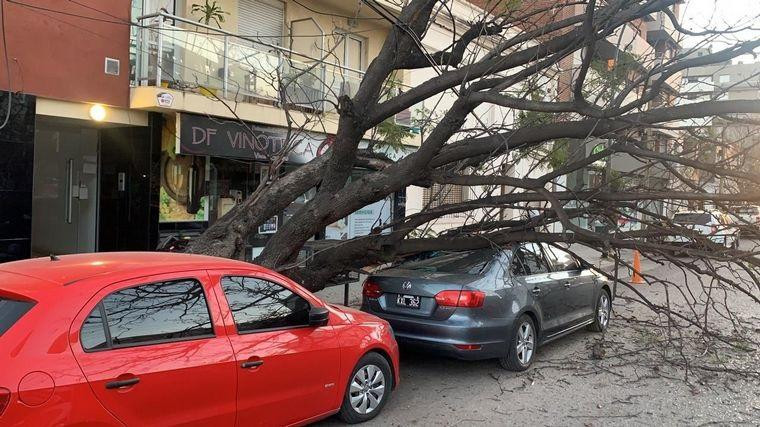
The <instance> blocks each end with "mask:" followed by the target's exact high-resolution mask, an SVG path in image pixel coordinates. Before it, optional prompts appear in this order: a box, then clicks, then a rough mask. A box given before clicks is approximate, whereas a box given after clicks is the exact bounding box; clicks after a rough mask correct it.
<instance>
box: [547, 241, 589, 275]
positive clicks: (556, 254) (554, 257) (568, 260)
mask: <svg viewBox="0 0 760 427" xmlns="http://www.w3.org/2000/svg"><path fill="white" fill-rule="evenodd" d="M544 249H545V250H546V255H547V256H548V257H549V262H550V263H551V265H552V269H553V270H554V271H573V270H578V269H580V263H579V262H578V260H577V259H576V258H575V257H574V256H573V255H572V254H570V253H568V252H567V251H564V250H562V249H560V248H557V247H554V246H551V245H544Z"/></svg>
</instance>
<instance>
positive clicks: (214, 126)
mask: <svg viewBox="0 0 760 427" xmlns="http://www.w3.org/2000/svg"><path fill="white" fill-rule="evenodd" d="M179 116H180V127H179V130H180V132H179V153H180V154H190V155H196V156H213V157H228V158H240V159H251V160H266V159H268V158H269V157H272V156H275V155H277V154H279V153H280V152H281V151H282V149H283V148H284V147H285V145H286V142H287V141H286V140H287V134H286V131H285V129H280V128H274V127H266V126H259V125H254V124H252V123H245V124H243V123H241V122H239V121H234V120H227V119H220V118H211V117H208V116H201V115H197V114H187V113H181V114H180V115H179Z"/></svg>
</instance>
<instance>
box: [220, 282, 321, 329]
mask: <svg viewBox="0 0 760 427" xmlns="http://www.w3.org/2000/svg"><path fill="white" fill-rule="evenodd" d="M222 289H223V290H224V294H225V295H226V297H227V302H228V303H229V305H230V310H231V311H232V317H233V319H235V325H236V326H237V329H238V332H239V333H246V332H255V331H261V330H267V329H279V328H293V327H300V326H307V325H308V324H309V310H310V309H311V306H310V305H309V302H308V301H306V300H305V299H303V298H302V297H301V296H299V295H297V294H295V293H293V292H291V291H290V290H288V289H286V288H285V287H283V286H280V285H278V284H275V283H272V282H269V281H266V280H262V279H257V278H254V277H225V278H223V279H222Z"/></svg>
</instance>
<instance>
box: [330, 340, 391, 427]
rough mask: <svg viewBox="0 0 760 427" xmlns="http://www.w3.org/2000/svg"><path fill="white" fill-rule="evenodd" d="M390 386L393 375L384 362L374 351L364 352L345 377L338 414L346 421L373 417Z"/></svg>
mask: <svg viewBox="0 0 760 427" xmlns="http://www.w3.org/2000/svg"><path fill="white" fill-rule="evenodd" d="M392 388H393V374H392V373H391V367H390V365H388V361H387V360H385V358H384V357H383V356H381V355H379V354H377V353H367V354H365V355H364V357H362V358H361V359H360V360H359V363H357V364H356V367H355V368H354V370H353V372H352V373H351V376H350V377H349V380H348V385H347V386H346V391H345V393H344V396H343V404H342V405H341V407H340V411H339V412H338V417H339V418H340V419H341V420H343V421H344V422H346V423H349V424H356V423H361V422H364V421H369V420H371V419H372V418H375V416H377V414H378V413H379V412H380V411H381V410H382V409H383V406H385V402H386V401H387V400H388V398H389V397H390V394H391V389H392Z"/></svg>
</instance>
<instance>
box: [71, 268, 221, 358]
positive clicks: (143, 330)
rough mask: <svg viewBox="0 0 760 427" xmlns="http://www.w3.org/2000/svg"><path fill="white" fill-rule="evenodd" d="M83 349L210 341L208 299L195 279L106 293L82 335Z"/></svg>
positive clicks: (83, 329) (210, 329)
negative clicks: (200, 339)
mask: <svg viewBox="0 0 760 427" xmlns="http://www.w3.org/2000/svg"><path fill="white" fill-rule="evenodd" d="M80 336H81V340H82V347H83V348H84V349H85V350H102V349H107V348H121V347H132V346H138V345H147V344H157V343H162V342H167V341H181V340H187V339H195V338H202V337H211V336H214V330H213V327H212V324H211V315H210V314H209V309H208V303H207V301H206V295H205V294H204V292H203V286H201V284H200V283H199V282H198V281H196V280H190V279H188V280H178V281H170V282H159V283H152V284H147V285H141V286H134V287H131V288H126V289H122V290H119V291H116V292H114V293H111V294H109V295H108V296H106V297H105V298H103V300H102V301H101V302H100V303H99V304H98V305H97V306H96V307H95V309H93V310H92V312H91V313H90V315H89V316H88V317H87V319H86V320H85V322H84V324H83V325H82V329H81V331H80Z"/></svg>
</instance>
